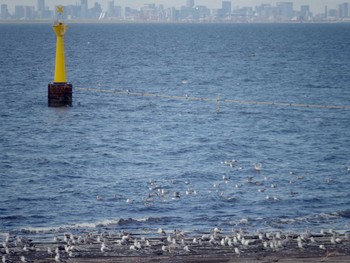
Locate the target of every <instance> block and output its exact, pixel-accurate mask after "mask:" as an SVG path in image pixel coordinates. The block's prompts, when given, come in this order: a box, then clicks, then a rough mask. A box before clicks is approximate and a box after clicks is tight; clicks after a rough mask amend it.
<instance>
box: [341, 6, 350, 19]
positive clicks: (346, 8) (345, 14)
mask: <svg viewBox="0 0 350 263" xmlns="http://www.w3.org/2000/svg"><path fill="white" fill-rule="evenodd" d="M347 17H349V4H348V3H343V4H340V5H339V18H347Z"/></svg>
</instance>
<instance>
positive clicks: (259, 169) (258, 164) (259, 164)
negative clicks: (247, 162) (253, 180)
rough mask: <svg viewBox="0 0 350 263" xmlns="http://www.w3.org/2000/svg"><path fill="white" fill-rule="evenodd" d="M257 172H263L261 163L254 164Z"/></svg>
mask: <svg viewBox="0 0 350 263" xmlns="http://www.w3.org/2000/svg"><path fill="white" fill-rule="evenodd" d="M253 165H254V169H255V171H261V169H262V164H261V163H253Z"/></svg>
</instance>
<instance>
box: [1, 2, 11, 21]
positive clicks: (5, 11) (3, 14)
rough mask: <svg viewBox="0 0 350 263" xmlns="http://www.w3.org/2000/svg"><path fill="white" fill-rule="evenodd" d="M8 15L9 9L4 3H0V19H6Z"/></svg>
mask: <svg viewBox="0 0 350 263" xmlns="http://www.w3.org/2000/svg"><path fill="white" fill-rule="evenodd" d="M9 17H10V14H9V10H8V8H7V5H6V4H2V5H1V13H0V18H1V19H7V18H9Z"/></svg>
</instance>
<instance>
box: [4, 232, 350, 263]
mask: <svg viewBox="0 0 350 263" xmlns="http://www.w3.org/2000/svg"><path fill="white" fill-rule="evenodd" d="M0 251H1V256H2V257H3V262H81V263H83V262H86V263H87V262H89V263H90V262H103V263H107V262H207V263H209V262H238V263H243V262H246V263H250V262H251V263H255V262H259V263H270V262H271V263H272V262H295V263H298V262H300V263H304V262H344V263H345V262H346V263H349V262H350V238H349V235H348V234H346V235H340V234H337V233H327V234H323V235H313V234H311V233H308V234H304V235H296V234H280V233H279V234H276V233H275V234H272V235H267V234H263V235H260V236H259V235H256V236H248V235H240V234H237V233H235V234H232V233H231V234H230V235H224V234H221V233H214V234H213V233H208V234H205V235H202V236H198V237H187V236H185V235H184V234H183V233H181V232H180V233H172V234H165V235H163V234H162V235H156V236H154V237H142V236H140V235H132V234H127V233H118V234H110V233H102V234H86V235H84V236H79V237H77V236H73V235H72V234H65V235H64V236H60V237H59V238H57V239H55V240H53V241H35V240H26V239H21V238H19V237H10V238H8V241H7V242H2V244H1V245H0Z"/></svg>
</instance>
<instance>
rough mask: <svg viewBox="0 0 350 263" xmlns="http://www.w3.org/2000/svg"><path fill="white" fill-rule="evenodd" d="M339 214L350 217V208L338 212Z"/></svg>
mask: <svg viewBox="0 0 350 263" xmlns="http://www.w3.org/2000/svg"><path fill="white" fill-rule="evenodd" d="M338 214H339V216H341V217H345V218H350V209H346V210H343V211H340V212H338Z"/></svg>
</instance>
